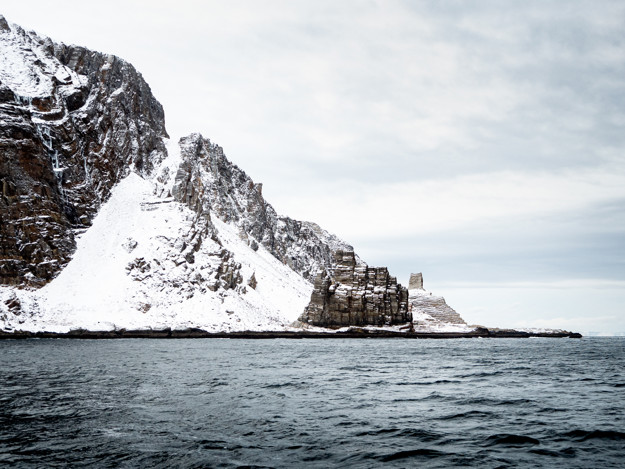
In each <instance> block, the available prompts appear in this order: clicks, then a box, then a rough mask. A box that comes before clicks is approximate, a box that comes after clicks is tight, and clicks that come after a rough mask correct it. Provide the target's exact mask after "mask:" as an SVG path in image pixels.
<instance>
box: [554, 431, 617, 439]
mask: <svg viewBox="0 0 625 469" xmlns="http://www.w3.org/2000/svg"><path fill="white" fill-rule="evenodd" d="M564 436H565V437H567V438H571V439H573V440H575V441H587V440H625V433H624V432H619V431H616V430H573V431H570V432H568V433H564Z"/></svg>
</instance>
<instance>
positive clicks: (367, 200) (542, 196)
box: [276, 167, 625, 240]
mask: <svg viewBox="0 0 625 469" xmlns="http://www.w3.org/2000/svg"><path fill="white" fill-rule="evenodd" d="M276 196H277V194H276ZM276 198H277V197H276ZM620 199H625V172H624V171H622V170H621V168H620V167H616V168H611V167H605V168H590V169H570V170H562V171H556V172H552V173H548V172H511V171H504V172H495V173H483V174H470V175H464V176H457V177H453V178H448V179H446V178H440V179H426V180H422V181H408V182H399V183H383V184H374V185H369V184H365V183H360V182H356V181H350V180H342V181H332V182H328V183H326V184H324V185H323V186H322V189H321V190H316V191H314V192H312V191H311V192H302V193H296V194H293V193H291V194H289V195H288V197H284V198H279V199H278V201H277V206H278V207H279V208H280V209H281V210H283V211H284V212H285V213H290V214H296V215H297V216H300V217H301V218H303V219H312V220H318V221H321V222H322V223H323V224H324V225H325V226H331V227H332V228H333V229H334V230H336V231H338V232H340V233H341V234H342V235H343V236H345V237H346V238H347V239H350V238H351V239H353V238H358V239H362V240H367V239H387V240H388V239H392V238H399V237H406V236H409V235H411V234H413V235H414V234H420V235H423V234H427V233H437V232H445V231H449V230H461V229H463V228H464V227H467V226H471V227H474V226H475V225H479V224H481V223H488V222H490V221H492V220H500V219H503V220H507V219H509V220H514V219H519V218H520V217H526V218H527V217H529V218H530V219H534V220H535V221H539V220H540V217H545V216H549V215H555V214H559V213H569V212H580V213H581V212H583V211H585V210H589V209H591V208H592V207H594V206H595V205H597V204H602V203H606V202H610V201H612V200H620ZM380 219H381V220H387V222H384V223H375V222H374V223H366V221H367V220H380ZM354 220H363V221H364V222H365V223H363V224H360V223H354ZM620 221H621V225H620V226H618V227H616V228H618V229H624V228H625V227H624V226H623V223H625V220H620ZM364 225H366V231H365V232H363V226H364Z"/></svg>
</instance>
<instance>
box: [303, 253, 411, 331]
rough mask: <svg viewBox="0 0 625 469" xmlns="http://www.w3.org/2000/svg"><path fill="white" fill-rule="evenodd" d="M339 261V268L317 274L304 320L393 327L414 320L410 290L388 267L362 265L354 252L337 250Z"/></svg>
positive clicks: (319, 323) (320, 323) (332, 324)
mask: <svg viewBox="0 0 625 469" xmlns="http://www.w3.org/2000/svg"><path fill="white" fill-rule="evenodd" d="M335 263H336V267H335V268H333V269H331V270H330V271H329V272H326V271H323V272H321V273H319V274H318V275H317V276H316V277H315V282H314V290H313V293H312V296H311V300H310V303H309V305H308V306H307V307H306V309H305V310H304V314H302V316H301V317H300V321H302V322H303V323H305V324H310V325H313V326H321V327H341V326H364V325H374V326H392V325H397V324H405V323H407V322H410V321H412V315H411V314H410V313H409V312H408V290H407V289H406V288H405V287H402V286H401V285H400V284H398V283H397V279H396V278H395V277H391V276H390V275H389V273H388V270H387V269H386V267H369V266H367V265H366V264H359V263H358V262H357V261H356V257H355V256H354V253H353V251H337V252H336V253H335Z"/></svg>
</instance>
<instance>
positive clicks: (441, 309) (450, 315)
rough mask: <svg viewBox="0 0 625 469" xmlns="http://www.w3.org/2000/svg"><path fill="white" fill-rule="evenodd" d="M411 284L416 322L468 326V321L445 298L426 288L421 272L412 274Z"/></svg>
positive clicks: (411, 303) (411, 309)
mask: <svg viewBox="0 0 625 469" xmlns="http://www.w3.org/2000/svg"><path fill="white" fill-rule="evenodd" d="M409 285H410V288H409V297H408V301H409V304H410V311H411V312H412V314H413V316H414V320H415V323H416V324H418V323H423V324H424V325H431V324H428V323H430V322H436V323H445V324H453V325H461V326H466V324H467V323H466V322H465V321H464V319H462V317H461V316H460V314H458V313H457V312H456V311H455V310H454V309H453V308H452V307H451V306H449V305H448V304H447V302H446V301H445V298H443V297H442V296H436V295H432V293H431V292H429V291H426V290H424V288H423V275H422V274H421V273H418V274H410V283H409Z"/></svg>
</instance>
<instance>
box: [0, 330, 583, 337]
mask: <svg viewBox="0 0 625 469" xmlns="http://www.w3.org/2000/svg"><path fill="white" fill-rule="evenodd" d="M530 337H546V338H571V339H580V338H582V335H581V334H580V333H578V332H569V331H551V332H526V331H515V330H511V329H487V328H485V327H484V328H477V329H475V330H474V331H471V332H408V331H407V332H397V331H389V330H367V329H362V328H351V329H349V330H347V331H337V332H316V331H315V332H313V331H238V332H208V331H205V330H202V329H179V330H176V329H174V330H172V329H161V330H125V329H120V330H114V331H88V330H84V329H76V330H72V331H69V332H45V331H40V332H28V331H14V332H0V339H192V338H197V339H211V338H212V339H375V338H380V339H382V338H384V339H387V338H398V339H472V338H489V339H490V338H499V339H512V338H515V339H516V338H519V339H522V338H530Z"/></svg>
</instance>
